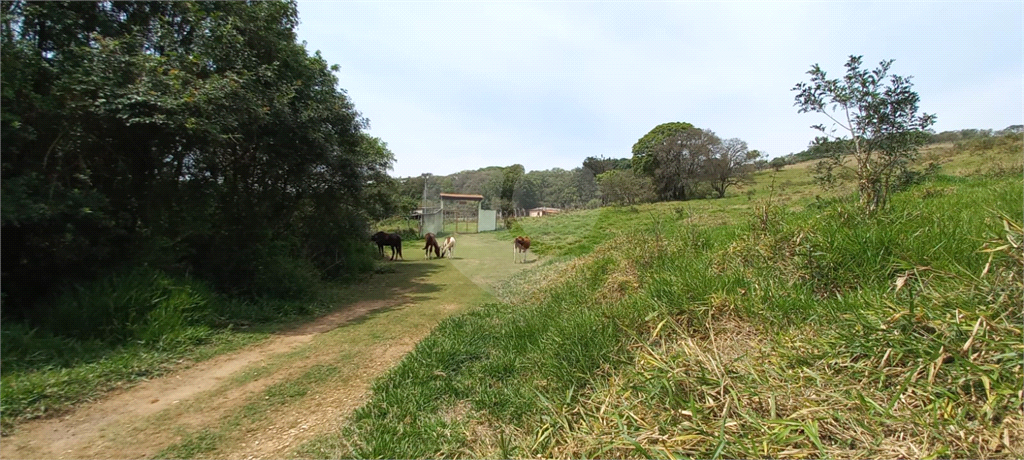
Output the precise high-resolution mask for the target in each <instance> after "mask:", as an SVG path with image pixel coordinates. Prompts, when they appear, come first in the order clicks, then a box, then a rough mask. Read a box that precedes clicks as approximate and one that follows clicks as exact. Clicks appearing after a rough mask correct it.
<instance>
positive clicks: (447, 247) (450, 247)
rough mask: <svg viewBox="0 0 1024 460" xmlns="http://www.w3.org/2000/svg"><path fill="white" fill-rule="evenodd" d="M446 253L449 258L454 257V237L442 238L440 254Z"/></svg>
mask: <svg viewBox="0 0 1024 460" xmlns="http://www.w3.org/2000/svg"><path fill="white" fill-rule="evenodd" d="M445 254H447V255H448V258H449V259H454V258H455V237H454V236H449V237H448V238H445V239H444V244H443V245H442V246H441V256H442V257H443V256H444V255H445Z"/></svg>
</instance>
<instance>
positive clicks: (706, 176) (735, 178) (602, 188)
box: [393, 123, 767, 215]
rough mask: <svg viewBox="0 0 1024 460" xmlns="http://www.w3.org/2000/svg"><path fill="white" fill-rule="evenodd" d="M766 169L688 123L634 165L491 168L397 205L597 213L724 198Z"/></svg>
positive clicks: (411, 193) (742, 149) (416, 191)
mask: <svg viewBox="0 0 1024 460" xmlns="http://www.w3.org/2000/svg"><path fill="white" fill-rule="evenodd" d="M766 166H767V161H766V160H763V159H762V154H761V152H759V151H757V150H750V149H749V148H748V147H747V144H746V142H744V141H742V140H740V139H724V140H723V139H721V138H719V137H718V136H717V135H716V134H715V133H714V132H712V131H710V130H707V129H698V128H695V127H693V125H691V124H689V123H665V124H662V125H659V126H657V127H655V128H654V129H652V130H651V131H650V132H649V133H648V134H646V135H645V136H644V137H642V138H641V139H640V140H639V141H637V143H636V145H635V146H634V147H633V156H632V158H605V157H603V156H600V157H594V156H590V157H587V158H585V159H584V160H583V163H582V165H581V166H579V167H576V168H573V169H571V170H565V169H561V168H552V169H548V170H539V171H530V172H526V171H525V168H524V167H523V165H519V164H515V165H511V166H507V167H501V166H492V167H487V168H481V169H477V170H473V171H460V172H457V173H454V174H449V175H444V176H433V175H427V174H425V175H421V176H414V177H405V178H399V179H397V181H398V183H399V186H398V190H397V196H396V197H394V199H393V201H394V202H397V203H400V204H399V209H400V211H401V212H402V213H407V212H409V211H411V210H413V209H416V208H419V207H422V206H426V207H437V206H439V202H438V196H439V194H440V193H465V194H480V195H482V196H483V197H484V200H483V203H482V206H483V207H484V208H485V209H496V210H499V211H502V212H503V213H506V215H508V214H511V213H512V212H513V211H514V210H517V209H520V210H521V209H531V208H536V207H554V208H562V209H592V208H596V207H600V206H605V205H613V204H623V205H632V204H638V203H647V202H653V201H661V200H687V199H694V198H711V197H718V198H721V197H724V196H725V193H726V191H727V190H728V189H729V188H730V187H733V186H737V185H742V184H745V183H748V182H749V181H750V178H751V175H752V174H753V172H755V171H757V170H760V169H763V168H764V167H766Z"/></svg>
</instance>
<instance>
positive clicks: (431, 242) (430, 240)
mask: <svg viewBox="0 0 1024 460" xmlns="http://www.w3.org/2000/svg"><path fill="white" fill-rule="evenodd" d="M425 238H426V239H427V245H426V246H423V250H424V251H425V252H426V254H425V255H424V257H426V258H427V259H430V249H431V248H433V249H434V254H436V255H437V258H438V259H440V258H441V246H440V245H438V244H437V238H435V237H434V234H433V233H427V234H426V235H425Z"/></svg>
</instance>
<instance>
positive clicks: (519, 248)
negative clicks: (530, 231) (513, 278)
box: [512, 236, 530, 264]
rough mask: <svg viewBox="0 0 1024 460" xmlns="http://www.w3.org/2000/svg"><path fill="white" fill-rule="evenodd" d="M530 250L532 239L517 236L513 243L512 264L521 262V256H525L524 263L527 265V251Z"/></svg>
mask: <svg viewBox="0 0 1024 460" xmlns="http://www.w3.org/2000/svg"><path fill="white" fill-rule="evenodd" d="M528 250H530V237H528V236H517V237H516V239H515V241H513V242H512V263H516V262H518V261H519V254H522V255H523V263H524V264H525V263H526V251H528Z"/></svg>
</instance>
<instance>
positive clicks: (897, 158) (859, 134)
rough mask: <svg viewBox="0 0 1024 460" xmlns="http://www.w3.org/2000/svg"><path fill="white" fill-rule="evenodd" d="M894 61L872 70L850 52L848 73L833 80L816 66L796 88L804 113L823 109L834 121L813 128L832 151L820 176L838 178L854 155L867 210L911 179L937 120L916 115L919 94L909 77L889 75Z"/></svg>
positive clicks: (818, 138) (856, 175) (829, 178)
mask: <svg viewBox="0 0 1024 460" xmlns="http://www.w3.org/2000/svg"><path fill="white" fill-rule="evenodd" d="M892 63H893V61H892V60H888V61H882V62H880V63H879V65H878V68H876V69H874V70H869V69H863V68H861V65H862V59H861V56H850V59H849V61H847V63H846V75H845V76H843V78H835V79H829V78H828V76H827V75H826V73H825V71H824V70H822V68H821V67H820V66H819V65H818V64H814V65H813V66H811V70H809V71H808V72H807V73H808V74H809V75H810V76H811V81H810V82H809V83H807V82H801V83H797V84H796V86H794V87H793V91H796V92H797V94H796V97H795V99H796V103H795V105H796V106H797V107H799V112H800V113H804V112H816V113H821V114H824V115H825V116H826V117H827V118H828V119H829V120H831V121H832V126H829V127H826V126H825V125H821V124H819V125H815V126H813V128H815V129H817V130H818V131H820V132H821V133H822V135H821V136H819V137H817V138H816V139H815V143H816V144H819V145H827V146H828V147H829V148H828V150H829V151H830V152H831V154H830V155H829V156H828V157H827V158H826V159H824V160H822V162H821V163H819V166H820V167H819V171H820V173H821V174H820V176H819V177H820V178H821V179H822V180H824V181H831V180H834V178H835V177H836V176H835V174H834V171H835V170H836V169H838V168H847V166H846V165H845V163H844V157H845V156H846V155H850V156H852V157H853V160H854V161H853V162H854V167H853V168H852V169H853V173H854V175H855V177H856V178H857V189H858V191H859V192H860V202H861V204H862V205H863V207H864V208H865V209H866V210H867V211H869V212H870V211H874V210H877V209H880V208H883V207H884V206H885V205H886V203H887V201H888V197H889V194H890V193H892V192H893V191H894V190H895V189H896V188H898V187H899V186H901V185H902V181H903V180H904V179H905V178H907V177H909V175H908V171H909V168H910V165H911V164H912V163H913V161H914V160H915V159H916V158H917V149H918V148H919V147H920V146H921V145H924V144H925V143H926V142H927V141H928V138H929V134H928V132H927V130H928V128H929V127H930V126H932V125H933V124H934V123H935V115H934V114H926V113H918V102H919V101H920V97H919V96H918V94H917V93H916V92H914V91H913V90H912V87H913V85H912V84H911V82H910V79H911V77H901V76H898V75H894V74H893V75H890V74H889V68H890V67H891V66H892Z"/></svg>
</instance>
